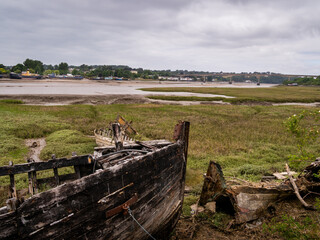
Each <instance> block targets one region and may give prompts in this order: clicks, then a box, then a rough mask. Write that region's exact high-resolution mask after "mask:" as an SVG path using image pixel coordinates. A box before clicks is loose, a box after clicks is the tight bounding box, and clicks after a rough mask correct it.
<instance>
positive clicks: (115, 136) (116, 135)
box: [112, 123, 123, 151]
mask: <svg viewBox="0 0 320 240" xmlns="http://www.w3.org/2000/svg"><path fill="white" fill-rule="evenodd" d="M112 131H113V139H114V142H115V144H116V150H117V151H119V150H121V149H123V144H122V142H121V135H120V134H121V130H120V124H119V123H113V124H112Z"/></svg>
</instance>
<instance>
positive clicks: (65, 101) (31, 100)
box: [0, 94, 150, 106]
mask: <svg viewBox="0 0 320 240" xmlns="http://www.w3.org/2000/svg"><path fill="white" fill-rule="evenodd" d="M0 99H19V100H22V101H23V102H24V103H25V104H26V105H42V106H59V105H71V104H87V105H101V104H103V105H105V104H106V105H108V104H141V103H149V102H150V101H149V100H148V99H147V98H145V97H144V96H142V95H116V94H114V95H93V96H91V95H41V94H39V95H1V96H0Z"/></svg>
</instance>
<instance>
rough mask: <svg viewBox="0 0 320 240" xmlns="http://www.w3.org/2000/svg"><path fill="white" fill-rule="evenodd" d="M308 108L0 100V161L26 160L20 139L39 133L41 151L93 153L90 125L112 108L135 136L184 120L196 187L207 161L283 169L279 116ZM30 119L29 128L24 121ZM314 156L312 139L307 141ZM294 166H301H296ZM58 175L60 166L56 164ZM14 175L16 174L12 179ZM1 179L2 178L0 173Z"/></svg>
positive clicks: (288, 145) (256, 175) (156, 133)
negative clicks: (43, 140) (53, 103)
mask: <svg viewBox="0 0 320 240" xmlns="http://www.w3.org/2000/svg"><path fill="white" fill-rule="evenodd" d="M304 109H308V107H302V106H301V107H298V106H244V105H240V106H236V105H227V106H220V105H219V106H212V105H198V106H176V105H174V106H173V105H159V104H147V105H146V104H129V105H97V106H88V105H71V106H26V105H10V107H9V104H4V103H0V111H1V113H2V114H1V115H0V133H1V135H0V136H1V137H0V138H1V139H2V140H3V141H1V142H0V153H1V155H0V163H1V164H2V165H7V164H8V161H9V160H12V161H13V162H14V163H15V164H17V163H22V162H25V160H24V157H25V156H26V154H27V151H28V149H27V148H26V147H25V146H24V139H26V138H29V137H30V136H36V137H46V140H47V147H46V148H45V149H44V150H43V151H42V153H41V154H42V156H43V157H44V158H51V154H52V153H55V154H56V155H57V157H64V156H70V154H71V152H77V154H78V155H80V154H82V153H92V151H93V147H94V146H95V144H94V140H92V139H91V138H87V137H86V136H87V135H93V130H94V129H95V128H101V127H106V126H107V125H108V124H109V122H110V121H112V120H114V119H115V118H116V116H117V115H118V114H120V115H122V116H124V117H125V118H126V119H127V120H128V121H131V120H132V121H133V126H134V127H135V129H136V130H137V131H138V133H139V136H140V139H142V140H147V139H169V140H170V139H171V140H172V136H173V127H174V125H175V124H176V122H177V121H178V120H186V121H190V122H191V129H190V144H189V156H188V165H187V168H188V171H187V180H186V181H187V184H188V185H190V186H191V187H193V188H194V189H195V191H200V190H201V184H202V182H203V177H202V175H203V173H205V172H206V169H207V167H208V164H209V161H210V160H214V161H216V162H218V163H220V164H221V166H222V169H223V171H224V174H225V175H226V176H235V177H240V178H244V179H249V180H255V181H257V180H260V178H261V176H262V175H264V174H268V173H273V172H274V171H283V170H284V163H285V162H286V161H287V160H288V156H289V155H290V154H295V152H296V151H297V149H296V147H295V144H296V143H295V141H294V139H293V138H291V136H290V135H289V134H288V133H287V132H286V131H285V127H284V125H283V121H284V120H285V119H287V118H288V117H289V116H291V115H292V114H297V113H299V112H301V111H302V110H304ZM313 109H314V108H313ZM30 126H34V127H30ZM308 148H309V150H310V151H311V152H313V153H314V155H319V153H320V152H319V148H318V145H317V144H315V145H312V146H308ZM295 170H300V169H295ZM59 174H60V170H59ZM17 181H18V180H17ZM0 182H1V186H5V185H6V184H4V183H8V181H6V182H4V181H2V180H0Z"/></svg>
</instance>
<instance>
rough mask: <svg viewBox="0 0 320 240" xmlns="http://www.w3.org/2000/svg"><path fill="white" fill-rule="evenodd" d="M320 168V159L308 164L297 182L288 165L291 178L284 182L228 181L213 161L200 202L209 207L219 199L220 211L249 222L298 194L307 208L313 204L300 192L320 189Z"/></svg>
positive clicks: (237, 220) (217, 203)
mask: <svg viewBox="0 0 320 240" xmlns="http://www.w3.org/2000/svg"><path fill="white" fill-rule="evenodd" d="M319 170H320V161H319V160H317V161H316V162H314V163H312V164H311V165H310V166H308V167H307V168H306V169H305V171H304V175H302V176H300V177H299V178H298V179H296V181H295V180H294V179H293V178H292V175H291V172H290V169H289V168H288V166H287V172H288V176H289V180H287V179H286V180H284V181H283V182H281V183H276V182H267V183H264V182H263V183H249V182H241V183H235V182H234V181H233V183H231V184H230V183H229V184H228V183H227V182H226V180H225V179H224V176H223V172H222V169H221V167H220V165H219V164H217V163H215V162H213V161H211V162H210V164H209V167H208V171H207V174H206V176H205V179H204V184H203V188H202V192H201V196H200V201H199V203H200V205H202V206H205V204H206V203H207V202H209V201H214V202H216V208H217V211H224V212H227V213H229V214H232V215H234V216H235V220H236V223H238V224H239V223H245V222H249V221H253V220H256V219H258V218H260V217H262V216H263V215H264V214H265V213H266V212H267V211H268V210H269V208H272V206H273V204H275V203H276V202H278V201H281V200H284V199H286V198H287V197H289V196H294V195H296V196H297V197H298V199H299V201H300V202H301V203H302V204H303V206H304V207H305V208H307V209H313V207H312V206H311V205H310V204H308V203H306V202H305V200H304V199H303V198H302V197H301V195H300V192H301V191H302V192H303V193H307V192H308V191H309V189H312V190H314V189H316V191H318V190H319V187H320V183H319V179H316V180H317V181H318V182H311V181H310V180H313V179H314V173H318V172H319Z"/></svg>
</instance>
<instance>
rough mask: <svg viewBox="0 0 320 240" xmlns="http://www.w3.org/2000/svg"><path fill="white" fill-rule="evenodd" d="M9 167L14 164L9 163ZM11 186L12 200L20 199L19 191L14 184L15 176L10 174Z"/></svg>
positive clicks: (10, 194)
mask: <svg viewBox="0 0 320 240" xmlns="http://www.w3.org/2000/svg"><path fill="white" fill-rule="evenodd" d="M9 166H13V162H12V161H10V162H9ZM9 177H10V186H9V196H10V198H18V196H17V189H16V186H15V183H14V174H10V175H9Z"/></svg>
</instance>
